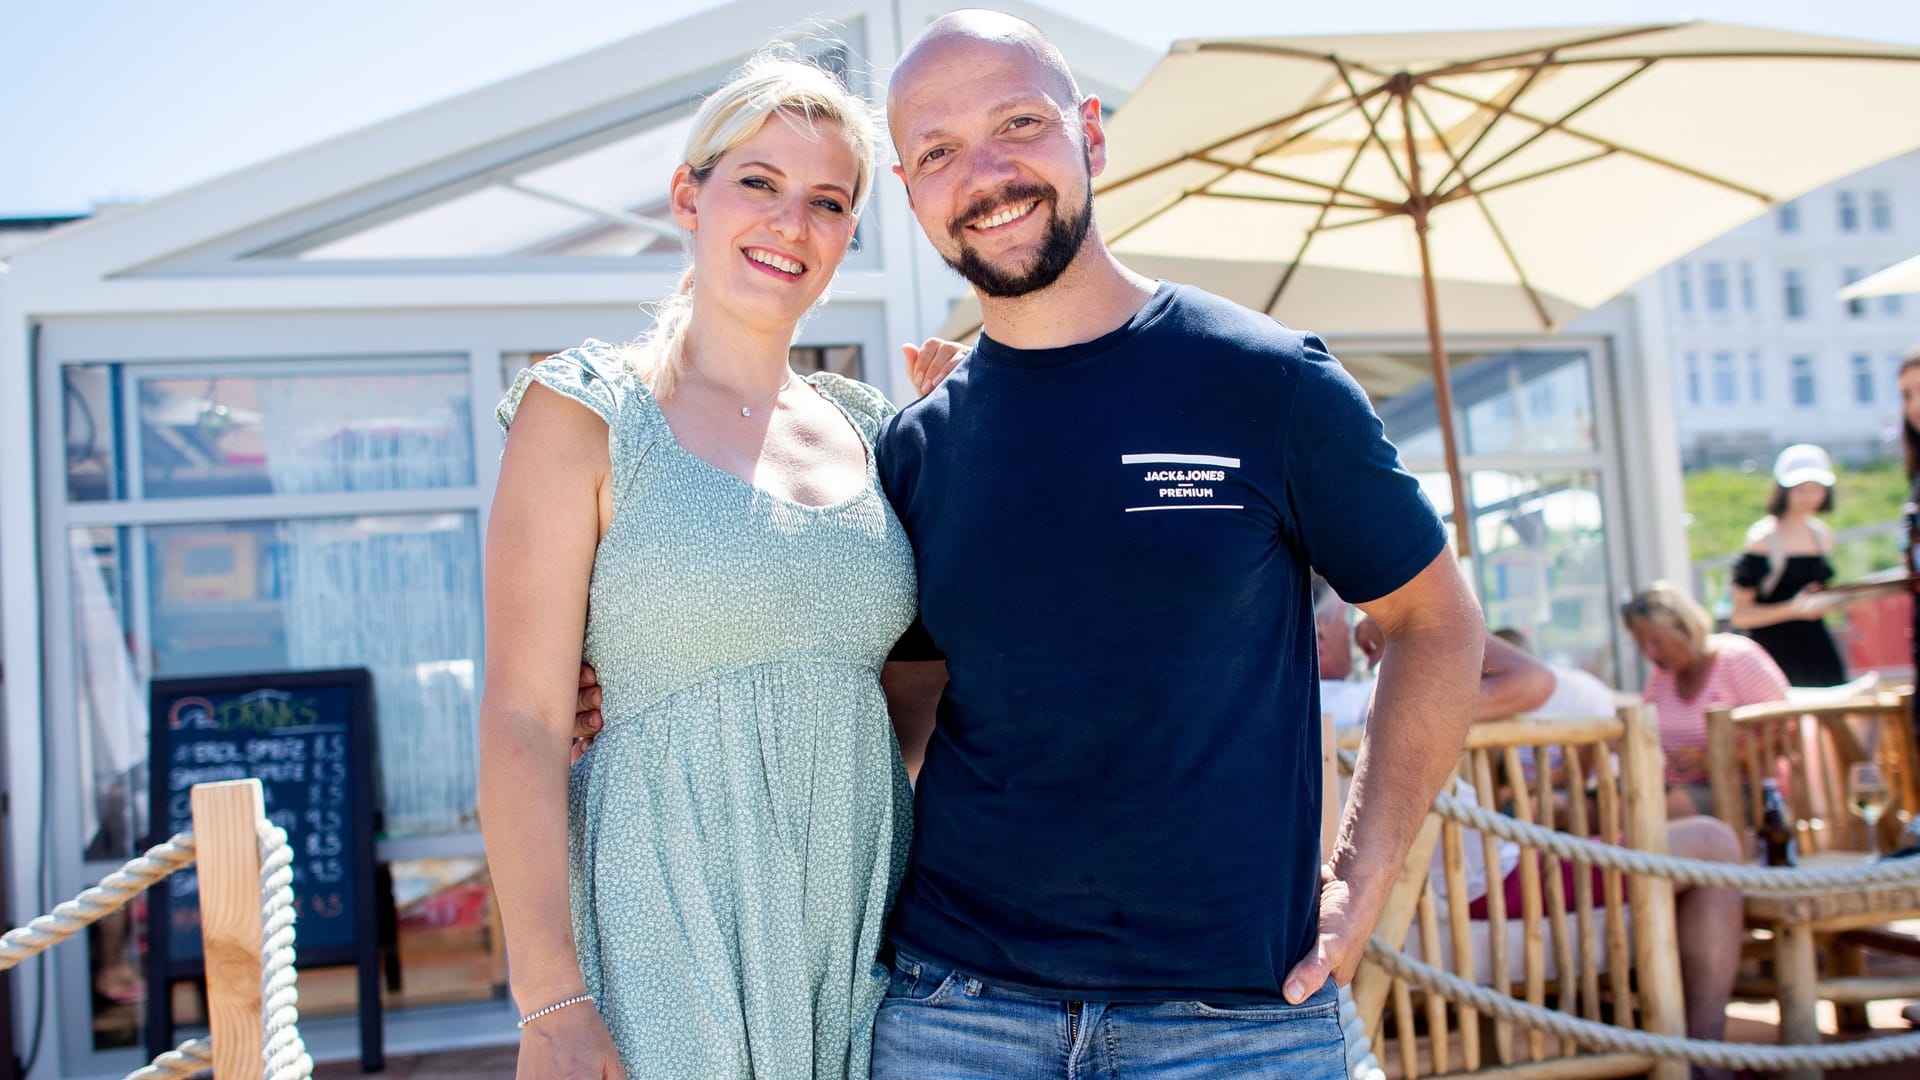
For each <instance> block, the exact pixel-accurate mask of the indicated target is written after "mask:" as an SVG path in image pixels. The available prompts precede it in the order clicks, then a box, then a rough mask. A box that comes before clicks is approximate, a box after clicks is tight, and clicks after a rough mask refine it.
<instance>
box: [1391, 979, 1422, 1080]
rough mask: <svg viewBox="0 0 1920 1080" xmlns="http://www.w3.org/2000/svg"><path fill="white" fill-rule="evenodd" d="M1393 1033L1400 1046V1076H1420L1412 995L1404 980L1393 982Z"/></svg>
mask: <svg viewBox="0 0 1920 1080" xmlns="http://www.w3.org/2000/svg"><path fill="white" fill-rule="evenodd" d="M1393 1032H1394V1035H1395V1036H1396V1039H1395V1040H1394V1041H1396V1042H1398V1043H1399V1044H1400V1075H1401V1076H1403V1077H1414V1076H1419V1075H1420V1040H1419V1036H1418V1035H1417V1034H1416V1031H1415V1028H1414V1024H1413V993H1412V991H1410V990H1408V989H1407V981H1406V980H1405V979H1395V980H1393Z"/></svg>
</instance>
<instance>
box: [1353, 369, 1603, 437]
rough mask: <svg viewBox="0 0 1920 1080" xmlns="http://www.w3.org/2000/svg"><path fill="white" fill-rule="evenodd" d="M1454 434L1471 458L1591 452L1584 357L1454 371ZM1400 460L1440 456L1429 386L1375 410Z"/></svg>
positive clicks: (1590, 408)
mask: <svg viewBox="0 0 1920 1080" xmlns="http://www.w3.org/2000/svg"><path fill="white" fill-rule="evenodd" d="M1453 405H1454V411H1455V413H1456V420H1455V431H1456V433H1457V434H1458V437H1459V440H1460V450H1461V452H1462V453H1469V454H1507V453H1516V454H1517V453H1539V454H1566V453H1585V452H1588V451H1591V450H1592V449H1593V448H1594V446H1595V441H1594V430H1593V393H1592V389H1591V383H1590V379H1589V372H1588V367H1587V356H1586V354H1585V353H1583V352H1571V351H1563V352H1544V351H1532V350H1523V351H1519V352H1510V353H1499V354H1497V355H1494V356H1488V357H1483V358H1480V359H1477V360H1470V361H1466V362H1464V363H1462V362H1458V361H1457V360H1456V362H1455V364H1454V366H1453ZM1377 411H1378V412H1379V414H1380V420H1381V422H1382V423H1383V424H1384V425H1385V426H1386V429H1387V437H1388V438H1389V439H1391V440H1393V444H1394V445H1395V446H1397V447H1399V449H1400V453H1401V456H1402V457H1404V458H1409V459H1414V458H1428V457H1433V458H1437V457H1439V456H1440V455H1441V449H1440V438H1439V417H1438V414H1437V413H1436V412H1435V410H1434V404H1433V383H1432V381H1431V380H1428V381H1425V382H1422V383H1420V384H1419V385H1418V386H1416V387H1414V388H1413V389H1411V390H1407V391H1405V392H1403V393H1400V394H1396V395H1395V396H1394V397H1392V398H1390V399H1388V400H1387V401H1385V402H1382V403H1380V404H1379V405H1378V409H1377Z"/></svg>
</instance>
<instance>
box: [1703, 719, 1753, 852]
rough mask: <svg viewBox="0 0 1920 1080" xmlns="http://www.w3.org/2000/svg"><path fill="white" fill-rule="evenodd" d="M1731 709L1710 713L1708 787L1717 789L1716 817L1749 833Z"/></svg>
mask: <svg viewBox="0 0 1920 1080" xmlns="http://www.w3.org/2000/svg"><path fill="white" fill-rule="evenodd" d="M1735 742H1736V740H1735V738H1734V727H1733V713H1732V710H1730V709H1708V710H1707V785H1708V786H1709V787H1710V788H1712V790H1713V816H1714V817H1717V818H1719V819H1720V820H1721V821H1724V822H1726V823H1727V824H1729V825H1731V826H1733V829H1734V831H1735V832H1737V833H1739V834H1740V835H1741V836H1745V835H1746V833H1747V828H1748V824H1747V815H1746V811H1745V810H1744V809H1743V808H1742V806H1741V802H1740V754H1739V751H1738V750H1737V748H1736V745H1735Z"/></svg>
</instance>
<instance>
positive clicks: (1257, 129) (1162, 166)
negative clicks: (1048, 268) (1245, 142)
mask: <svg viewBox="0 0 1920 1080" xmlns="http://www.w3.org/2000/svg"><path fill="white" fill-rule="evenodd" d="M1384 89H1385V87H1384V86H1379V87H1375V88H1374V89H1372V90H1369V91H1367V94H1366V96H1367V97H1372V96H1373V95H1375V94H1378V93H1380V92H1381V91H1382V90H1384ZM1352 100H1354V99H1352V98H1337V99H1335V100H1333V101H1323V102H1321V103H1319V104H1318V105H1309V106H1307V107H1306V108H1304V109H1300V110H1298V111H1295V112H1292V113H1288V114H1287V115H1285V116H1282V117H1280V118H1279V119H1277V120H1263V121H1261V122H1260V123H1258V124H1255V125H1254V126H1252V127H1250V128H1246V129H1244V130H1241V131H1236V132H1234V133H1233V134H1232V135H1229V136H1227V137H1226V138H1224V139H1220V140H1218V141H1216V142H1211V143H1208V144H1207V145H1205V146H1202V147H1200V148H1199V149H1198V150H1189V151H1186V152H1183V153H1180V154H1177V155H1175V156H1173V157H1170V158H1168V159H1166V160H1165V161H1162V162H1160V163H1159V164H1157V165H1150V166H1148V167H1146V168H1144V169H1142V170H1140V171H1139V172H1136V173H1133V174H1131V175H1128V176H1123V177H1121V178H1119V179H1117V180H1115V181H1113V182H1112V183H1110V184H1103V185H1101V186H1100V189H1099V191H1097V192H1096V194H1100V195H1104V194H1106V193H1107V192H1109V191H1116V190H1118V189H1120V188H1123V187H1126V186H1127V185H1128V184H1131V183H1133V182H1134V181H1136V180H1145V179H1146V178H1147V177H1149V176H1155V175H1158V174H1160V173H1162V172H1165V171H1166V170H1168V169H1171V168H1173V167H1174V166H1175V165H1179V164H1182V163H1183V162H1187V161H1191V160H1193V157H1194V155H1196V154H1211V153H1213V152H1214V151H1215V150H1218V149H1220V148H1221V147H1223V146H1231V145H1232V144H1234V143H1236V142H1239V141H1240V140H1241V139H1244V138H1246V137H1247V136H1249V135H1258V134H1260V133H1261V132H1263V131H1270V130H1272V129H1274V128H1277V127H1280V126H1281V125H1283V124H1291V123H1293V122H1294V121H1295V120H1299V119H1301V118H1302V117H1307V116H1312V115H1313V114H1314V113H1317V112H1319V111H1321V110H1322V109H1330V108H1333V107H1335V106H1339V105H1345V104H1347V103H1348V102H1349V101H1352Z"/></svg>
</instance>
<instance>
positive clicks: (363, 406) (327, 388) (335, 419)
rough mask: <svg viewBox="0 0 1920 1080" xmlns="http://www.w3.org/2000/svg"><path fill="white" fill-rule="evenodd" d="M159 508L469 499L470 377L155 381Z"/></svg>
mask: <svg viewBox="0 0 1920 1080" xmlns="http://www.w3.org/2000/svg"><path fill="white" fill-rule="evenodd" d="M139 398H140V432H141V441H140V447H141V454H142V456H143V458H144V464H143V470H142V471H143V473H144V476H145V480H146V495H147V496H148V497H149V498H162V499H165V498H192V497H201V496H209V495H266V494H276V495H311V494H320V493H328V492H342V491H393V490H403V489H412V488H441V487H466V486H469V485H471V484H472V483H473V432H472V427H471V420H470V417H471V407H470V404H469V401H468V393H467V375H466V372H465V371H445V372H430V373H413V374H384V373H383V374H370V375H298V376H294V375H267V376H239V377H208V378H149V379H142V380H140V383H139Z"/></svg>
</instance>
